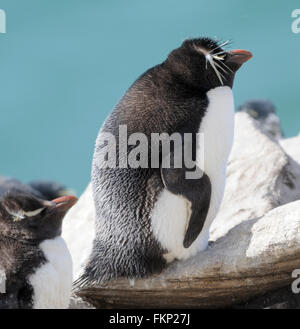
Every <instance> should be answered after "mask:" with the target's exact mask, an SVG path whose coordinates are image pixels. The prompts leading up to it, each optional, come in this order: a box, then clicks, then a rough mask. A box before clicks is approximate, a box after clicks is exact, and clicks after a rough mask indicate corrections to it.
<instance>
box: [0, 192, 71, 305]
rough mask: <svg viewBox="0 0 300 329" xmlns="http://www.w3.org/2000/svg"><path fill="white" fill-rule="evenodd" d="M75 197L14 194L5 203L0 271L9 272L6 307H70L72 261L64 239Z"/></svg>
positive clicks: (1, 298) (3, 297) (0, 215)
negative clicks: (64, 222)
mask: <svg viewBox="0 0 300 329" xmlns="http://www.w3.org/2000/svg"><path fill="white" fill-rule="evenodd" d="M76 201H77V199H76V198H75V197H73V196H64V197H61V198H58V199H55V200H53V201H45V200H41V199H39V198H37V197H35V196H33V195H31V194H27V193H24V192H15V191H11V192H8V193H6V194H5V195H4V196H2V198H1V199H0V272H1V273H2V274H3V273H4V274H5V277H6V282H5V293H0V309H1V308H2V309H3V308H67V307H68V305H69V300H70V295H71V288H72V260H71V256H70V253H69V251H68V249H67V246H66V244H65V242H64V240H62V238H61V237H60V234H61V226H62V220H63V217H64V215H65V214H66V212H67V211H68V210H69V209H70V208H71V207H72V206H73V205H74V204H75V202H76Z"/></svg>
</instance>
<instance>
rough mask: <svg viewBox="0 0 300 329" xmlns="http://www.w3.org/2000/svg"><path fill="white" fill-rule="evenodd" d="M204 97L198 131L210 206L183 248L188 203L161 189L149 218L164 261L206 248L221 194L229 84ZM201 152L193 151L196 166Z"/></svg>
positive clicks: (229, 127)
mask: <svg viewBox="0 0 300 329" xmlns="http://www.w3.org/2000/svg"><path fill="white" fill-rule="evenodd" d="M207 97H208V100H209V105H208V108H207V112H206V114H205V116H204V118H203V119H202V122H201V125H200V127H199V133H202V136H203V137H204V171H205V173H206V174H207V175H208V176H209V178H210V181H211V184H212V195H211V202H210V207H209V211H208V215H207V218H206V221H205V224H204V227H203V229H202V231H201V233H200V234H199V236H198V238H197V239H196V240H195V242H194V243H193V244H192V245H191V246H190V247H189V248H187V249H185V248H184V247H183V239H184V235H185V231H186V227H187V225H188V219H189V214H190V205H189V202H187V200H185V199H184V198H183V197H180V196H176V195H174V194H172V193H170V192H169V191H168V190H166V189H164V190H163V191H162V192H161V194H160V196H159V198H158V200H157V202H156V204H155V207H154V208H153V211H152V216H151V221H152V230H153V233H154V235H155V237H156V238H157V240H158V241H159V242H160V243H161V245H162V247H163V248H165V249H167V250H168V254H166V255H165V257H166V259H167V261H172V260H173V259H174V258H177V259H186V258H188V257H191V256H193V255H195V254H196V253H197V252H198V251H202V250H204V249H206V247H207V243H208V238H209V227H210V225H211V223H212V221H213V219H214V218H215V217H216V215H217V212H218V210H219V207H220V205H221V201H222V198H223V194H224V188H225V178H226V165H227V161H228V157H229V154H230V151H231V147H232V143H233V132H234V101H233V94H232V90H231V88H229V87H217V88H215V89H212V90H210V91H209V92H208V93H207ZM199 145H200V143H199ZM202 145H203V144H202ZM201 155H203V152H198V153H197V164H198V166H200V164H201V163H203V161H202V162H201V159H200V156H201ZM200 167H201V168H202V167H203V166H200Z"/></svg>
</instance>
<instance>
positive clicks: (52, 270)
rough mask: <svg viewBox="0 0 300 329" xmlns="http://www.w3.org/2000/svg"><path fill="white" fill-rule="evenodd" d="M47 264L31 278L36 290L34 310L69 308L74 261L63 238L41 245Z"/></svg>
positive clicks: (46, 241)
mask: <svg viewBox="0 0 300 329" xmlns="http://www.w3.org/2000/svg"><path fill="white" fill-rule="evenodd" d="M40 248H41V249H42V251H43V252H44V254H45V257H46V259H47V263H46V264H44V265H42V266H41V267H40V268H39V269H37V271H36V272H35V273H34V274H33V275H32V276H31V277H30V279H29V283H30V284H31V285H32V287H33V290H34V296H33V308H38V309H49V308H50V309H59V308H68V306H69V302H70V297H71V290H72V259H71V255H70V253H69V250H68V248H67V245H66V243H65V241H64V240H63V239H62V238H61V237H57V238H55V239H52V240H45V241H43V242H42V243H41V244H40Z"/></svg>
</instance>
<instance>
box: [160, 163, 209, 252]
mask: <svg viewBox="0 0 300 329" xmlns="http://www.w3.org/2000/svg"><path fill="white" fill-rule="evenodd" d="M196 170H197V171H198V174H197V176H198V177H200V178H196V175H193V176H194V178H190V179H188V178H187V177H188V174H191V171H190V170H188V169H186V168H161V178H162V181H163V183H164V185H165V187H166V189H167V190H169V191H170V192H171V193H174V194H176V195H181V196H183V197H184V198H186V199H187V200H188V201H189V202H190V204H191V215H190V218H189V219H188V225H187V230H186V232H185V237H184V240H183V246H184V248H189V247H190V246H191V244H192V243H193V242H194V241H195V240H196V239H197V237H198V235H199V234H200V232H201V230H202V228H203V226H204V223H205V220H206V217H207V214H208V210H209V205H210V199H211V182H210V179H209V177H208V176H207V175H206V174H205V173H204V172H201V174H202V175H199V173H200V169H199V168H198V167H197V168H196ZM195 172H196V171H193V173H195Z"/></svg>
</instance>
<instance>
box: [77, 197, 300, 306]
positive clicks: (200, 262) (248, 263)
mask: <svg viewBox="0 0 300 329" xmlns="http://www.w3.org/2000/svg"><path fill="white" fill-rule="evenodd" d="M295 268H300V201H295V202H293V203H289V204H286V205H283V206H281V207H278V208H276V209H273V210H271V211H270V212H268V213H267V214H266V215H265V216H262V217H261V218H258V219H257V218H253V219H251V220H248V221H244V222H242V223H241V224H239V225H237V226H236V227H234V228H233V229H232V230H230V231H229V232H228V233H227V234H226V236H224V237H222V238H220V239H219V240H217V241H216V242H215V243H214V245H213V246H212V247H211V248H209V249H208V250H206V251H204V252H202V253H199V254H198V255H197V256H195V257H193V258H191V259H189V260H186V261H181V262H175V263H173V264H171V265H170V266H169V267H168V268H167V269H166V270H165V271H164V272H162V273H161V274H159V275H155V276H152V277H150V278H146V279H136V280H135V284H134V286H132V285H130V282H129V280H127V279H122V278H120V279H118V280H115V281H111V282H109V283H108V284H105V285H103V286H96V287H90V288H87V289H83V290H81V291H80V292H79V295H80V296H81V297H83V298H84V299H87V300H88V301H91V302H92V303H93V304H94V306H96V307H99V308H107V307H109V308H132V307H140V308H148V307H150V308H153V307H155V308H166V307H168V308H180V307H181V308H182V307H186V308H189V307H191V308H195V307H198V308H199V307H204V308H211V307H223V306H231V305H234V304H237V303H242V302H244V301H247V300H249V299H251V298H254V297H257V296H259V295H263V294H265V293H267V292H269V291H272V290H274V289H278V288H280V287H287V286H288V285H290V284H291V282H292V281H293V280H294V279H293V278H292V272H293V271H294V269H295ZM145 291H146V293H145ZM290 296H291V297H292V296H293V293H292V291H291V292H290Z"/></svg>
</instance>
